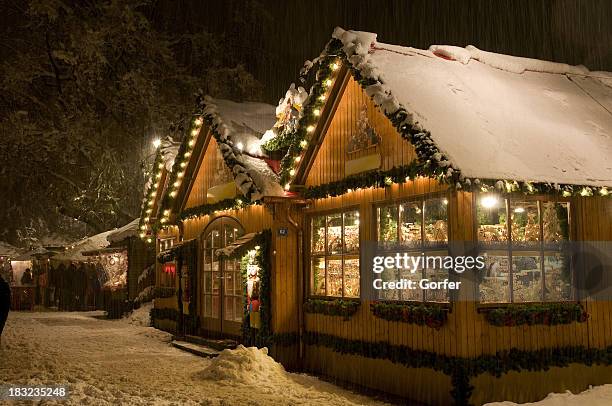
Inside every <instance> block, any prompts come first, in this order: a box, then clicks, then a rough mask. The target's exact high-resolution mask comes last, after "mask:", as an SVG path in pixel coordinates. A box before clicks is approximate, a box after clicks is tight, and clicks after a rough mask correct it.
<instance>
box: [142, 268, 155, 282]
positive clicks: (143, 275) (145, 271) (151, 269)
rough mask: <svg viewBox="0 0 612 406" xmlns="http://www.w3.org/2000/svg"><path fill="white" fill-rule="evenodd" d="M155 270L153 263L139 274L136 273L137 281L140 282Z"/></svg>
mask: <svg viewBox="0 0 612 406" xmlns="http://www.w3.org/2000/svg"><path fill="white" fill-rule="evenodd" d="M153 272H155V264H153V265H150V266H148V267H146V268H145V269H144V270H143V271H142V272H141V273H140V275H138V283H142V281H144V280H145V279H147V277H148V276H149V275H151V274H152V273H153Z"/></svg>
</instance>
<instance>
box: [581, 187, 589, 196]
mask: <svg viewBox="0 0 612 406" xmlns="http://www.w3.org/2000/svg"><path fill="white" fill-rule="evenodd" d="M590 195H591V190H590V189H589V188H586V187H585V188H582V190H581V191H580V196H590Z"/></svg>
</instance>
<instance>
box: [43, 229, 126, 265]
mask: <svg viewBox="0 0 612 406" xmlns="http://www.w3.org/2000/svg"><path fill="white" fill-rule="evenodd" d="M114 231H115V230H109V231H105V232H103V233H100V234H96V235H93V236H91V237H87V238H84V239H82V240H80V241H77V242H75V243H74V244H73V245H71V246H70V247H69V248H68V249H67V250H66V251H64V252H62V253H60V254H57V255H55V256H54V257H53V259H54V260H58V261H87V260H89V259H90V258H88V257H86V256H84V255H83V252H87V251H95V250H99V249H101V248H105V247H107V246H108V245H109V242H108V239H107V237H108V235H109V234H111V233H113V232H114Z"/></svg>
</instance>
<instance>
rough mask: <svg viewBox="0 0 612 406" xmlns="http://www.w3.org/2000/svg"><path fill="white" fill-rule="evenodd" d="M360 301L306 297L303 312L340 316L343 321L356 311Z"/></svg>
mask: <svg viewBox="0 0 612 406" xmlns="http://www.w3.org/2000/svg"><path fill="white" fill-rule="evenodd" d="M360 306H361V302H359V301H357V300H342V299H336V300H325V299H308V300H307V301H306V302H305V303H304V312H306V313H319V314H325V315H327V316H341V317H342V318H343V319H344V320H345V321H347V320H350V318H351V316H352V315H354V314H355V313H357V311H358V310H359V307H360Z"/></svg>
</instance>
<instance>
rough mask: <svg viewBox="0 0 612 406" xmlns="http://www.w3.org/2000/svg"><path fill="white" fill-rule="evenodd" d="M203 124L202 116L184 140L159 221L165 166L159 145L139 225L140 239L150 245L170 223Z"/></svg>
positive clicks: (196, 120) (177, 156)
mask: <svg viewBox="0 0 612 406" xmlns="http://www.w3.org/2000/svg"><path fill="white" fill-rule="evenodd" d="M203 123H204V119H203V118H202V116H198V117H196V118H195V119H194V120H193V122H192V125H191V128H190V130H189V132H188V133H187V136H186V137H185V138H184V139H183V142H182V143H181V145H180V147H179V150H178V153H177V155H176V157H175V159H174V164H173V166H172V171H171V172H170V173H169V179H168V182H167V185H168V186H167V193H166V194H165V195H164V197H163V199H162V200H161V204H160V207H159V210H158V213H161V216H159V219H157V218H156V216H154V215H153V207H154V205H155V200H156V197H157V193H158V191H159V187H160V182H161V179H162V176H163V170H164V167H165V164H164V162H163V158H162V155H163V154H162V147H161V145H160V144H158V145H157V151H156V158H155V162H154V164H153V170H152V171H151V177H150V187H149V190H148V191H147V194H146V197H145V201H144V204H143V207H142V209H143V210H142V215H141V216H140V225H139V228H140V238H142V239H145V240H146V241H147V242H149V243H151V242H153V238H152V235H153V234H154V233H155V231H156V230H157V229H159V228H160V225H161V227H165V226H166V225H167V224H168V223H169V222H170V215H171V209H170V207H169V206H170V204H171V202H172V199H174V198H175V197H176V196H177V195H178V191H179V189H180V187H181V184H182V182H183V180H184V179H185V169H186V168H187V163H188V162H189V157H191V154H192V153H193V148H194V147H195V144H196V141H197V138H198V136H199V135H200V130H201V129H202V124H203ZM153 220H157V222H155V223H153V222H152V221H153Z"/></svg>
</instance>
